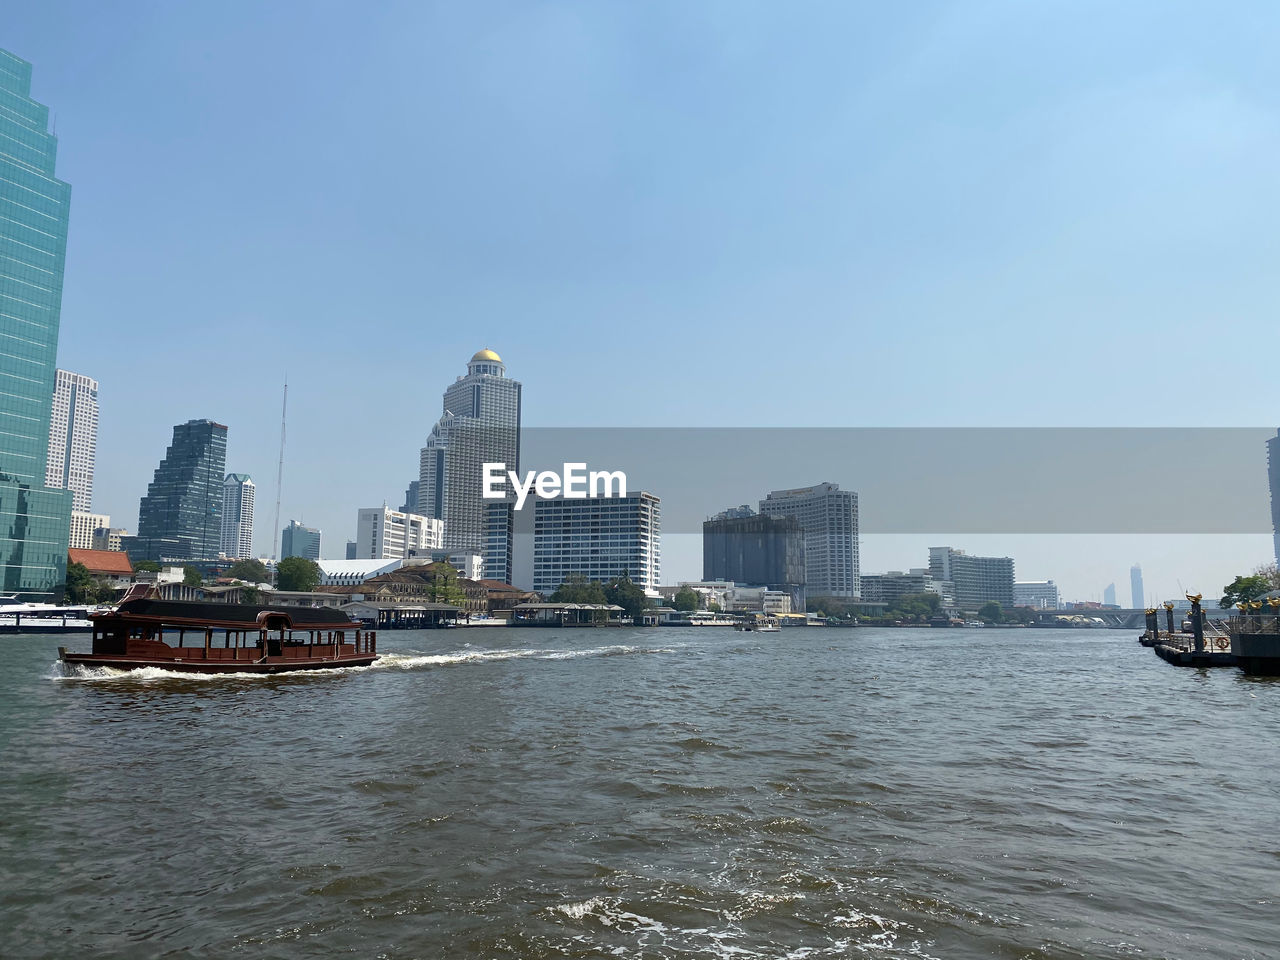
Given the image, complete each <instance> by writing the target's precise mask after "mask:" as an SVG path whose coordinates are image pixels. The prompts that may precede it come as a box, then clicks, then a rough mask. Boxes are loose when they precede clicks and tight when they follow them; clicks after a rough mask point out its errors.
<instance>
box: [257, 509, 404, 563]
mask: <svg viewBox="0 0 1280 960" xmlns="http://www.w3.org/2000/svg"><path fill="white" fill-rule="evenodd" d="M402 512H403V511H402ZM288 557H304V558H305V559H307V560H319V559H320V531H319V530H318V529H316V528H315V527H304V526H303V525H302V524H300V523H299V522H298V521H297V520H290V521H289V525H288V526H287V527H285V528H284V530H283V531H282V532H281V534H280V559H281V560H284V559H286V558H288ZM352 559H354V558H352Z"/></svg>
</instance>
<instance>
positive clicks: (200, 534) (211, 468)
mask: <svg viewBox="0 0 1280 960" xmlns="http://www.w3.org/2000/svg"><path fill="white" fill-rule="evenodd" d="M226 467H227V428H226V427H225V426H223V425H222V424H220V423H215V422H214V421H212V420H188V421H187V422H186V423H180V424H178V425H177V426H176V427H174V428H173V442H172V443H170V444H169V448H168V449H167V450H166V451H165V455H164V459H163V460H161V461H160V465H159V466H158V467H156V472H155V477H154V478H153V479H152V481H151V483H150V484H149V485H148V486H147V495H146V496H145V497H143V498H142V502H141V503H140V504H139V506H138V533H137V536H133V537H125V538H123V540H124V547H125V549H126V550H127V551H128V552H129V556H130V558H131V559H132V560H133V561H135V562H137V561H138V560H157V561H158V560H216V559H218V554H219V552H220V551H221V550H222V491H223V487H222V485H223V480H224V478H225V477H226Z"/></svg>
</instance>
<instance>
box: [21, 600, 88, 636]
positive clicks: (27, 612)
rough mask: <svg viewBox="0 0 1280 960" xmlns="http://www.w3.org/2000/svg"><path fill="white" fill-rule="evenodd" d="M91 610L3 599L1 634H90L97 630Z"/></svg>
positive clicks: (81, 607)
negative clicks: (92, 619)
mask: <svg viewBox="0 0 1280 960" xmlns="http://www.w3.org/2000/svg"><path fill="white" fill-rule="evenodd" d="M91 609H92V608H90V607H88V606H85V605H83V604H82V605H80V606H58V605H56V604H52V603H24V602H23V601H20V600H18V599H17V598H16V597H0V633H88V632H89V631H90V630H92V629H93V622H92V621H91V620H90V619H89V614H90V612H91Z"/></svg>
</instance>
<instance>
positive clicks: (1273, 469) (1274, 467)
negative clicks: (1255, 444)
mask: <svg viewBox="0 0 1280 960" xmlns="http://www.w3.org/2000/svg"><path fill="white" fill-rule="evenodd" d="M1267 479H1268V480H1269V481H1270V483H1271V534H1272V539H1273V541H1274V545H1275V553H1276V563H1278V564H1280V430H1277V431H1276V435H1275V436H1274V437H1272V438H1271V439H1270V440H1268V441H1267Z"/></svg>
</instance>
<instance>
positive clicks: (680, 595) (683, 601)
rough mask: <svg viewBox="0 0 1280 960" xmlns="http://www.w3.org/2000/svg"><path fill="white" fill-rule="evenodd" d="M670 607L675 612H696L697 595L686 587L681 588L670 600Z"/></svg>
mask: <svg viewBox="0 0 1280 960" xmlns="http://www.w3.org/2000/svg"><path fill="white" fill-rule="evenodd" d="M671 606H673V607H675V609H677V610H697V609H698V594H697V593H695V592H694V591H693V590H691V589H689V588H688V587H681V588H680V589H679V590H677V591H676V595H675V596H674V597H672V598H671Z"/></svg>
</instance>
